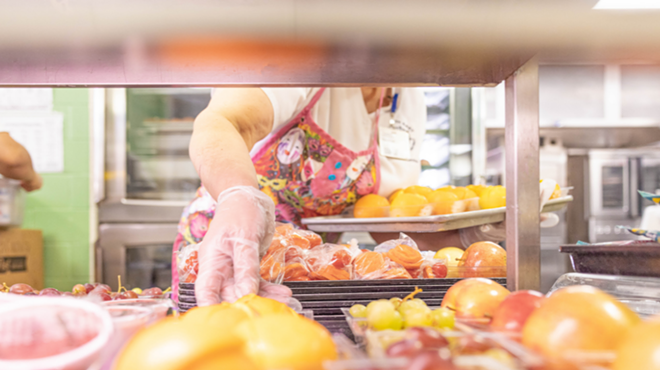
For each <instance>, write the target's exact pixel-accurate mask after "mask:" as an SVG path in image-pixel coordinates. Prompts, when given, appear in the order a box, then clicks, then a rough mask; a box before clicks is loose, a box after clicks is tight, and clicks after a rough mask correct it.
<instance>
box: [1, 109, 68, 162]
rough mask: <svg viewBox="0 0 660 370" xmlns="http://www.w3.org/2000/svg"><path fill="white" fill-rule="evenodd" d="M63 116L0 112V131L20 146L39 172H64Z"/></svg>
mask: <svg viewBox="0 0 660 370" xmlns="http://www.w3.org/2000/svg"><path fill="white" fill-rule="evenodd" d="M63 126H64V115H63V114H62V113H60V112H25V113H19V112H14V113H11V114H10V113H7V112H3V113H0V132H9V135H11V137H12V138H13V139H14V140H16V141H17V142H18V143H20V144H21V145H23V146H24V147H25V149H27V151H28V153H30V157H32V165H33V166H34V169H35V170H36V171H37V172H39V173H47V172H62V171H64V133H63V129H64V127H63Z"/></svg>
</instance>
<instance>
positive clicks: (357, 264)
mask: <svg viewBox="0 0 660 370" xmlns="http://www.w3.org/2000/svg"><path fill="white" fill-rule="evenodd" d="M197 248H198V245H189V246H187V247H186V248H184V249H183V250H181V251H180V252H179V258H178V268H179V277H180V278H181V281H182V282H185V283H194V282H195V280H196V278H197V274H198V272H199V271H198V270H197V268H196V266H198V262H197V254H196V251H197ZM193 252H195V254H193ZM260 274H261V277H262V278H263V279H264V280H266V281H269V282H273V283H281V282H282V281H312V280H374V279H418V278H426V279H428V278H446V277H452V278H466V277H505V276H506V251H505V250H504V249H503V248H501V247H500V246H499V245H497V244H495V243H491V242H478V243H475V244H473V245H471V246H470V247H469V248H468V249H467V250H466V251H465V252H464V251H463V250H462V249H460V248H456V247H448V248H444V249H442V250H440V251H438V252H432V251H420V250H419V249H418V247H417V244H416V243H415V242H414V241H413V240H412V239H411V238H409V237H408V236H406V235H405V234H401V236H400V239H396V240H389V241H387V242H385V243H382V244H380V245H378V246H377V247H376V248H375V249H374V250H373V251H370V250H366V249H360V248H359V246H358V245H357V243H356V242H355V243H351V244H330V243H325V244H323V242H322V239H321V236H319V235H318V234H316V233H314V232H312V231H308V230H298V229H294V228H293V226H291V225H289V224H280V225H279V226H278V227H277V228H276V231H275V235H274V237H273V241H272V242H271V245H270V247H269V249H268V251H267V252H266V254H265V255H264V257H263V258H262V259H261V265H260Z"/></svg>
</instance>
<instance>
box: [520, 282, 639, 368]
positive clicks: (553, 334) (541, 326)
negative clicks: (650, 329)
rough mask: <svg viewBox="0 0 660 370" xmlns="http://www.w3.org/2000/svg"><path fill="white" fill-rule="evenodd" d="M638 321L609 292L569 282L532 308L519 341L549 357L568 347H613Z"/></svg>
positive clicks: (633, 314) (562, 352) (563, 351)
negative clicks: (568, 285) (537, 306)
mask: <svg viewBox="0 0 660 370" xmlns="http://www.w3.org/2000/svg"><path fill="white" fill-rule="evenodd" d="M640 321H641V319H640V318H639V316H637V314H636V313H635V312H633V311H632V310H631V309H630V308H628V307H627V306H626V305H625V304H623V303H621V302H619V301H617V300H616V298H614V297H612V296H610V295H609V294H607V293H604V292H603V291H601V290H599V289H597V288H594V287H591V286H586V285H576V286H570V287H566V288H562V289H559V290H557V291H556V292H554V293H552V294H551V295H550V296H549V297H548V298H546V299H544V300H543V302H542V303H541V307H539V308H537V309H536V310H534V312H532V314H531V315H530V316H529V318H528V319H527V322H526V323H525V326H524V327H523V332H522V343H523V345H525V346H526V347H528V348H530V349H531V350H533V351H536V352H538V353H541V354H544V355H546V356H548V357H551V358H562V356H563V355H564V354H566V353H567V352H571V351H612V350H615V349H616V348H617V347H618V346H619V344H620V343H621V340H622V338H624V337H625V336H626V334H627V333H628V331H629V329H630V328H632V327H633V326H635V325H636V324H638V323H639V322H640ZM640 369H641V368H640Z"/></svg>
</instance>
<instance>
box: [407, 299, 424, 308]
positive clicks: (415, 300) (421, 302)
mask: <svg viewBox="0 0 660 370" xmlns="http://www.w3.org/2000/svg"><path fill="white" fill-rule="evenodd" d="M411 301H413V302H417V304H419V305H421V306H424V307H428V306H426V302H424V301H422V300H421V299H419V298H413V299H411Z"/></svg>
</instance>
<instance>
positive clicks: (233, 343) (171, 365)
mask: <svg viewBox="0 0 660 370" xmlns="http://www.w3.org/2000/svg"><path fill="white" fill-rule="evenodd" d="M209 329H210V328H209V326H208V325H200V324H194V325H190V324H189V323H188V322H186V320H183V319H179V318H174V317H172V318H167V319H164V320H161V321H159V322H157V323H155V324H153V325H151V326H149V327H147V328H145V329H142V330H141V331H139V332H138V333H137V334H136V335H135V336H133V338H131V340H130V341H129V342H128V343H127V344H126V346H124V348H123V349H122V351H121V352H120V354H119V356H117V360H116V362H115V367H114V369H115V370H133V369H141V370H184V369H195V370H202V369H204V370H207V369H212V368H216V369H255V370H256V369H260V367H258V366H257V365H256V364H255V363H254V362H253V361H252V360H251V359H250V357H249V356H248V354H247V353H246V351H245V350H246V348H245V341H244V340H243V338H241V337H239V336H237V335H235V334H234V332H233V331H232V330H217V329H215V328H214V329H215V330H214V329H212V330H209Z"/></svg>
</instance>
